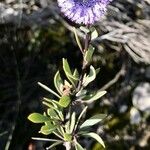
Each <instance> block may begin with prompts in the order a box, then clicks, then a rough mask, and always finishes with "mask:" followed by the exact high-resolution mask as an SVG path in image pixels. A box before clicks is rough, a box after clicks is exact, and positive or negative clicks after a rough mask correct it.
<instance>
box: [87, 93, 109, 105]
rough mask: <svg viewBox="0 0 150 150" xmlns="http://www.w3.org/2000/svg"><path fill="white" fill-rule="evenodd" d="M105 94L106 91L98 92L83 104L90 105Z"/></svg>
mask: <svg viewBox="0 0 150 150" xmlns="http://www.w3.org/2000/svg"><path fill="white" fill-rule="evenodd" d="M106 93H107V92H106V91H98V92H97V93H96V94H95V95H92V96H91V98H90V99H88V100H85V103H92V102H94V101H96V100H98V99H99V98H101V97H102V96H103V95H105V94H106Z"/></svg>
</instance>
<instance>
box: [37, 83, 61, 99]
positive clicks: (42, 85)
mask: <svg viewBox="0 0 150 150" xmlns="http://www.w3.org/2000/svg"><path fill="white" fill-rule="evenodd" d="M38 85H39V86H41V87H42V88H43V89H45V90H46V91H48V92H50V93H52V94H54V95H55V96H57V97H58V98H60V96H59V95H58V94H57V93H56V92H54V91H53V90H51V89H50V88H49V87H47V86H46V85H44V84H42V83H40V82H38Z"/></svg>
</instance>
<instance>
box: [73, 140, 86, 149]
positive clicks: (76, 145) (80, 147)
mask: <svg viewBox="0 0 150 150" xmlns="http://www.w3.org/2000/svg"><path fill="white" fill-rule="evenodd" d="M75 149H76V150H85V149H84V148H83V147H82V146H81V145H80V144H79V143H78V142H77V141H76V142H75Z"/></svg>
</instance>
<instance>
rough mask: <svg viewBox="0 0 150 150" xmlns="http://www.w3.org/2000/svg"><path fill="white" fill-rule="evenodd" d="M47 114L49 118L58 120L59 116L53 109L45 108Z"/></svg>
mask: <svg viewBox="0 0 150 150" xmlns="http://www.w3.org/2000/svg"><path fill="white" fill-rule="evenodd" d="M47 114H48V115H49V116H50V117H51V118H54V119H57V120H59V119H60V118H59V116H58V115H57V113H56V111H55V110H53V109H47Z"/></svg>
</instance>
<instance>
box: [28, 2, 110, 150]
mask: <svg viewBox="0 0 150 150" xmlns="http://www.w3.org/2000/svg"><path fill="white" fill-rule="evenodd" d="M110 1H111V0H58V5H59V7H60V9H61V11H62V12H63V13H64V15H65V16H66V17H68V18H69V19H70V20H72V21H74V22H75V23H77V24H81V25H82V26H81V27H80V28H79V30H81V32H83V33H84V36H85V38H84V44H81V43H80V39H79V37H78V35H77V33H76V29H75V30H74V33H75V39H76V42H77V44H78V46H79V49H80V51H81V52H82V54H83V63H82V72H81V73H80V74H79V72H78V70H77V69H72V68H70V66H69V63H68V61H67V59H65V58H63V60H62V64H63V71H64V73H65V75H66V78H65V79H62V77H61V75H60V72H59V71H57V73H56V74H55V77H54V85H55V88H56V90H57V92H54V91H53V90H51V89H50V88H48V87H47V86H46V85H43V84H42V83H38V84H39V85H40V86H41V87H42V88H44V89H45V90H47V91H48V92H50V93H52V94H53V95H54V96H55V98H56V99H55V100H54V99H51V98H46V97H44V98H43V104H44V105H46V107H47V110H46V111H45V112H44V113H43V114H40V113H32V114H30V115H29V116H28V119H29V120H30V121H32V122H33V123H40V124H41V125H42V127H41V129H40V131H39V133H41V134H44V135H46V136H48V137H50V135H51V134H54V135H55V136H56V138H55V139H51V138H44V139H43V138H33V139H36V140H47V141H51V142H52V144H51V145H50V147H48V148H47V149H52V148H53V147H55V146H57V145H60V144H62V145H64V146H65V147H66V150H72V149H75V150H85V148H83V146H81V144H80V141H79V138H80V137H91V138H93V139H95V140H96V141H97V142H99V143H100V144H101V145H102V146H103V147H105V145H104V142H103V140H102V139H101V137H100V136H99V135H98V134H96V133H94V132H90V129H91V127H92V126H93V125H95V124H97V123H99V122H100V121H101V120H103V119H104V118H105V117H106V115H105V114H96V115H94V116H92V117H91V118H89V119H87V120H85V121H83V118H84V117H83V116H84V115H85V113H86V111H87V109H88V105H89V104H91V103H92V102H94V101H96V100H98V99H100V98H101V97H102V96H103V95H104V94H105V93H106V91H92V92H91V91H88V90H87V88H86V87H87V85H89V84H90V83H91V82H92V81H94V80H95V78H96V75H97V74H98V72H99V68H97V69H95V68H94V67H93V66H92V65H90V62H91V60H92V55H93V53H94V49H95V48H94V47H93V46H92V45H91V40H93V39H94V38H96V37H97V36H98V33H97V31H96V30H95V28H94V27H92V24H94V22H95V21H98V20H99V19H100V18H101V17H102V16H103V15H104V12H105V11H106V7H107V5H108V4H109V3H110ZM79 108H80V109H79Z"/></svg>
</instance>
